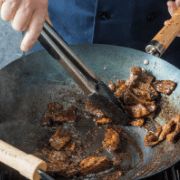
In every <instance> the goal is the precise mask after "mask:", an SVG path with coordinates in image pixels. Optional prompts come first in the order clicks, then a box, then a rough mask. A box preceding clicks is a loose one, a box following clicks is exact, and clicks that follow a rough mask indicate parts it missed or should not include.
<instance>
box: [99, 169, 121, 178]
mask: <svg viewBox="0 0 180 180" xmlns="http://www.w3.org/2000/svg"><path fill="white" fill-rule="evenodd" d="M122 174H123V173H122V171H119V170H118V171H115V172H112V173H110V174H108V175H105V176H104V177H103V178H102V180H120V177H121V176H122Z"/></svg>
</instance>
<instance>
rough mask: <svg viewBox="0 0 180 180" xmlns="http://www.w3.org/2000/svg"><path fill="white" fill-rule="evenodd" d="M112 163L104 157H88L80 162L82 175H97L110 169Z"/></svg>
mask: <svg viewBox="0 0 180 180" xmlns="http://www.w3.org/2000/svg"><path fill="white" fill-rule="evenodd" d="M111 165H112V162H111V161H110V160H109V159H108V158H107V157H105V156H89V157H87V158H85V159H83V160H82V161H81V162H80V171H81V173H82V174H90V173H97V172H100V171H103V170H106V169H108V168H110V167H111Z"/></svg>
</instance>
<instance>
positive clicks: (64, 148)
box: [41, 102, 122, 179]
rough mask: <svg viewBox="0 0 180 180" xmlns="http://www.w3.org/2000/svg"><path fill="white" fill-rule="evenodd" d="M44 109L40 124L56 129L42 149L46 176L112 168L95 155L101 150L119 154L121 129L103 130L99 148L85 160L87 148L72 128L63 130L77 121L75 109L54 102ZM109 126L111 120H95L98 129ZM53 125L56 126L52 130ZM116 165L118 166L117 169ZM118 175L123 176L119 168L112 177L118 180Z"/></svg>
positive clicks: (78, 173)
mask: <svg viewBox="0 0 180 180" xmlns="http://www.w3.org/2000/svg"><path fill="white" fill-rule="evenodd" d="M47 109H48V110H47V112H46V113H45V115H44V117H43V121H42V123H43V125H46V126H50V127H55V128H56V130H55V132H54V134H53V135H52V136H51V137H50V139H49V144H48V145H47V147H45V148H43V150H42V154H41V156H42V157H43V158H45V160H46V162H47V163H48V171H49V173H56V174H58V175H62V176H65V177H72V176H83V175H88V174H92V173H98V172H101V171H104V170H107V169H110V168H112V166H113V165H114V161H113V160H112V159H110V158H109V157H107V156H105V155H102V154H101V153H98V151H99V150H100V149H101V151H102V150H104V151H108V152H115V151H118V149H119V147H120V143H121V139H120V136H121V129H120V128H114V127H112V126H111V127H110V126H108V127H106V128H105V134H104V140H103V141H102V145H101V147H99V150H98V149H97V153H96V152H94V153H93V154H89V155H88V156H87V155H86V153H84V151H86V150H85V148H87V147H86V146H84V145H83V143H81V142H80V141H79V139H78V137H77V134H76V133H74V131H73V130H72V129H71V128H70V129H66V128H64V126H63V125H68V124H71V123H76V122H77V121H78V109H77V108H75V107H72V106H71V107H69V108H66V109H65V108H64V107H63V106H62V105H61V104H59V103H56V102H54V103H49V104H48V107H47ZM92 117H94V116H92ZM92 120H93V118H92ZM110 122H111V120H110V119H109V118H105V117H103V116H102V117H101V118H100V117H99V118H97V122H96V124H98V125H100V124H106V123H110ZM54 123H55V124H56V126H54ZM116 163H117V161H116ZM118 165H119V164H118V163H117V164H116V166H118ZM121 175H122V172H121V171H120V170H119V169H118V168H115V171H113V173H112V174H111V177H112V176H113V177H117V179H118V178H119V177H120V176H121ZM106 179H107V177H106Z"/></svg>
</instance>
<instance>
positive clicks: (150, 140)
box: [144, 131, 159, 146]
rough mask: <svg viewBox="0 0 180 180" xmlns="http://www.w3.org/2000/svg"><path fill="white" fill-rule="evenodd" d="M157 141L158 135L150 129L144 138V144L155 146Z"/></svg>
mask: <svg viewBox="0 0 180 180" xmlns="http://www.w3.org/2000/svg"><path fill="white" fill-rule="evenodd" d="M158 143H159V139H158V136H156V134H155V133H154V132H152V131H149V132H148V134H147V135H146V136H145V138H144V145H145V146H155V145H157V144H158Z"/></svg>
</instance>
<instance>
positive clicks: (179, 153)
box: [0, 45, 180, 179]
mask: <svg viewBox="0 0 180 180" xmlns="http://www.w3.org/2000/svg"><path fill="white" fill-rule="evenodd" d="M72 48H73V50H74V51H75V52H76V54H78V55H79V56H80V57H81V58H82V59H83V61H84V63H85V64H87V65H88V66H89V67H90V68H92V69H93V70H94V71H95V73H96V74H97V75H99V77H101V79H102V80H103V81H104V82H108V81H109V80H116V79H127V78H128V76H129V69H130V67H132V66H134V65H135V66H141V67H143V68H145V69H147V70H148V71H150V72H152V73H153V75H155V76H156V77H157V79H170V80H173V81H175V82H177V83H178V84H179V83H180V78H179V77H180V70H179V69H178V68H176V67H175V66H173V65H171V64H169V63H167V62H166V61H164V60H162V59H160V58H157V57H154V56H152V55H149V54H146V53H143V52H140V51H137V50H133V49H130V48H124V47H118V46H110V45H84V46H73V47H72ZM145 59H147V60H149V64H148V65H144V64H143V62H144V60H145ZM78 98H83V95H82V93H81V91H80V90H79V89H78V87H77V86H76V85H75V84H74V82H73V81H72V80H71V78H70V77H69V75H68V74H67V73H66V72H65V70H64V69H63V68H62V67H61V66H60V65H59V64H58V63H57V62H56V61H54V60H53V59H52V58H51V57H50V56H49V55H48V53H47V52H45V51H40V52H37V53H34V54H31V55H29V56H27V57H22V58H20V59H18V60H16V61H15V62H13V63H12V64H10V65H8V66H7V67H5V68H4V69H2V70H1V71H0V101H1V102H0V139H2V140H4V141H6V142H8V143H10V144H12V145H14V146H16V147H18V148H20V149H21V150H24V151H25V152H27V153H35V152H37V151H38V149H39V147H40V146H41V145H43V144H44V143H45V142H48V137H49V134H51V133H52V132H51V130H50V129H48V128H45V127H42V126H41V123H40V120H41V118H42V116H43V113H44V112H45V110H46V106H47V104H48V103H49V102H54V101H56V102H60V103H64V104H71V103H73V102H74V99H78ZM167 105H168V106H170V107H171V108H170V109H171V110H172V111H173V112H172V113H180V108H179V107H180V86H179V85H178V86H177V88H176V90H175V91H174V93H173V94H172V95H171V96H170V97H168V100H167ZM167 117H168V115H166V112H165V113H162V114H161V113H160V114H159V115H158V117H157V118H156V119H155V120H156V121H157V122H159V123H160V124H163V123H164V122H165V121H166V120H167ZM91 128H92V124H91V123H89V121H85V120H84V121H80V123H79V124H78V125H77V129H78V130H79V131H80V132H82V133H86V131H87V130H91ZM124 131H125V132H126V134H127V135H128V138H127V140H128V142H126V143H125V144H124V147H123V148H124V149H125V151H128V152H129V153H130V157H131V158H130V160H129V162H126V163H128V166H127V165H126V163H125V164H124V169H125V171H126V173H125V174H124V175H123V177H122V179H140V178H143V177H147V176H151V175H153V174H156V173H158V172H160V171H163V170H165V169H167V168H168V167H170V166H172V165H173V164H175V163H176V162H178V161H179V160H180V141H178V142H177V143H176V144H171V145H170V144H168V143H167V142H163V143H161V144H159V145H157V146H155V147H154V148H149V147H144V144H143V138H144V135H145V134H146V130H145V129H144V128H138V127H125V128H124ZM98 136H99V137H100V138H98V140H97V138H96V140H95V141H94V142H92V144H93V145H92V146H93V147H96V146H98V144H99V143H100V142H99V141H101V134H100V135H98ZM91 151H92V152H93V148H92V149H91V150H87V152H86V153H87V154H88V153H91ZM125 161H126V160H125ZM104 173H106V172H104ZM104 173H102V174H99V175H92V176H89V177H87V179H96V178H98V177H101V176H102V175H103V174H104ZM11 179H12V178H11Z"/></svg>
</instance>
